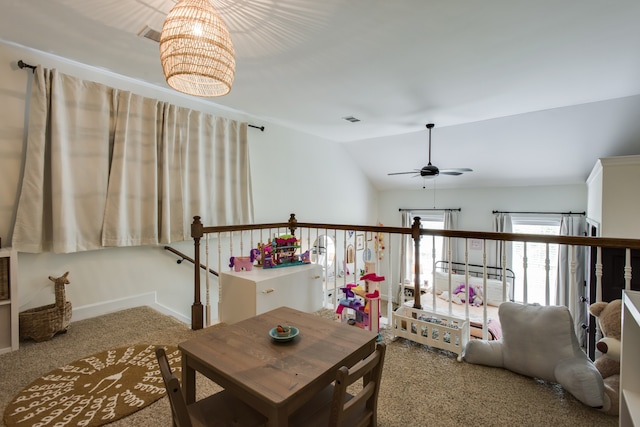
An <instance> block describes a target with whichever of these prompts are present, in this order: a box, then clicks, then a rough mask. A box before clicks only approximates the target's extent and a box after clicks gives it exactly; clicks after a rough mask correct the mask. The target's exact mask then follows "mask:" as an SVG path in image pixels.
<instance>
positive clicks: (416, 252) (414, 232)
mask: <svg viewBox="0 0 640 427" xmlns="http://www.w3.org/2000/svg"><path fill="white" fill-rule="evenodd" d="M420 228H421V226H420V217H419V216H416V217H414V218H413V224H412V225H411V237H412V238H413V269H414V270H413V272H414V278H415V279H414V281H413V308H417V309H419V310H422V304H421V303H420V295H421V293H422V292H421V291H422V289H421V287H420Z"/></svg>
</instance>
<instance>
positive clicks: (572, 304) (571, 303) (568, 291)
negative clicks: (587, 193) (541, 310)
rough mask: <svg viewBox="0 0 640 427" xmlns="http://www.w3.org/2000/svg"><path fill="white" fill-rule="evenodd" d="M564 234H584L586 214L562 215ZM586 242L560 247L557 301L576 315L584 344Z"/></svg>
mask: <svg viewBox="0 0 640 427" xmlns="http://www.w3.org/2000/svg"><path fill="white" fill-rule="evenodd" d="M560 235H562V236H584V235H585V220H584V217H583V216H578V217H576V216H574V215H562V220H561V222H560ZM584 250H585V249H584V247H583V246H574V247H573V248H572V247H570V246H567V245H560V246H559V247H558V286H557V295H556V301H557V303H558V304H559V305H565V306H567V307H568V308H569V312H570V313H571V315H572V316H573V322H574V328H575V332H576V336H577V337H578V341H579V342H580V345H581V346H584V345H585V342H586V331H585V330H584V329H583V328H582V325H583V324H586V321H587V308H586V305H585V303H583V302H581V301H580V297H582V296H587V295H585V292H586V287H585V286H584V281H585V277H586V276H585V252H584Z"/></svg>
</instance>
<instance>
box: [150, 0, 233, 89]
mask: <svg viewBox="0 0 640 427" xmlns="http://www.w3.org/2000/svg"><path fill="white" fill-rule="evenodd" d="M160 61H161V62H162V69H163V71H164V76H165V78H166V80H167V83H168V84H169V86H171V87H172V88H174V89H175V90H177V91H179V92H183V93H187V94H189V95H196V96H222V95H226V94H227V93H229V91H230V90H231V85H232V84H233V77H234V76H235V71H236V60H235V53H234V49H233V43H232V42H231V36H230V35H229V30H228V29H227V26H226V25H225V23H224V21H223V20H222V18H221V17H220V15H219V14H218V11H217V10H216V8H215V7H214V6H213V5H212V4H211V3H210V1H209V0H179V1H178V3H176V5H175V6H174V7H173V8H172V9H171V11H170V12H169V14H168V15H167V18H166V19H165V21H164V25H163V26H162V34H161V36H160Z"/></svg>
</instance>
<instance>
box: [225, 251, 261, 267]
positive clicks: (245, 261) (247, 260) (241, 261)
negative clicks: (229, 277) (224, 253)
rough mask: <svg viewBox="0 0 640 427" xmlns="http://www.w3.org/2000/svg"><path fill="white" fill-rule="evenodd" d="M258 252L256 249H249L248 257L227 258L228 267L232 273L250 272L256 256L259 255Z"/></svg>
mask: <svg viewBox="0 0 640 427" xmlns="http://www.w3.org/2000/svg"><path fill="white" fill-rule="evenodd" d="M259 254H260V251H258V250H257V249H251V250H250V251H249V256H232V257H231V258H229V267H231V268H233V269H234V271H242V270H244V271H251V269H252V268H253V262H254V261H255V260H256V255H259Z"/></svg>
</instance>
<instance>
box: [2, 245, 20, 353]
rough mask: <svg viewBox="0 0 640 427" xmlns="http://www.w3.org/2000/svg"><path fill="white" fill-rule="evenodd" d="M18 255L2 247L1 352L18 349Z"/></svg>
mask: <svg viewBox="0 0 640 427" xmlns="http://www.w3.org/2000/svg"><path fill="white" fill-rule="evenodd" d="M19 333H20V330H19V329H18V256H17V253H16V251H14V250H12V249H11V248H4V249H0V354H2V353H8V352H10V351H15V350H17V349H18V342H19V341H18V338H19V335H18V334H19Z"/></svg>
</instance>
